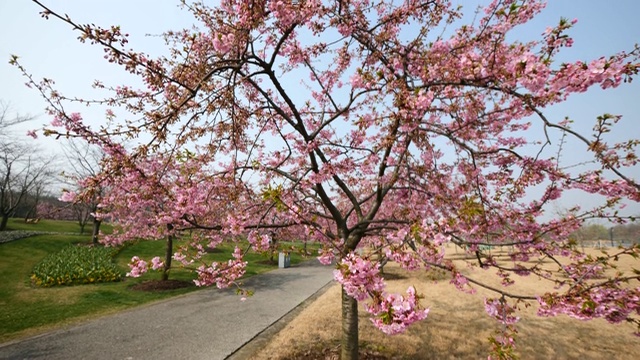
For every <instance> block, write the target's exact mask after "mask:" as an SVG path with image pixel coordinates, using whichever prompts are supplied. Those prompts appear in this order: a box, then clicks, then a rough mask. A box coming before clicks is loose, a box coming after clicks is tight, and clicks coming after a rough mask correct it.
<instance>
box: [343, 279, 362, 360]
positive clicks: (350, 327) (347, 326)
mask: <svg viewBox="0 0 640 360" xmlns="http://www.w3.org/2000/svg"><path fill="white" fill-rule="evenodd" d="M340 359H342V360H358V302H357V301H356V299H354V298H352V297H351V296H349V295H347V293H346V292H345V291H344V288H342V346H341V354H340Z"/></svg>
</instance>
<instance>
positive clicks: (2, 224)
mask: <svg viewBox="0 0 640 360" xmlns="http://www.w3.org/2000/svg"><path fill="white" fill-rule="evenodd" d="M7 222H9V214H2V221H0V231H4V229H6V228H7Z"/></svg>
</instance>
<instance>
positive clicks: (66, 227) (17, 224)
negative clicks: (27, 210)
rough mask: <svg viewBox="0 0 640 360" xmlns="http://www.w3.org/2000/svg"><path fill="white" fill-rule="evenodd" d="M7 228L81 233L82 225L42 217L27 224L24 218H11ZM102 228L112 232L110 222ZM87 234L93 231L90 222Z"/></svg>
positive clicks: (86, 227) (85, 229) (85, 230)
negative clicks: (34, 222)
mask: <svg viewBox="0 0 640 360" xmlns="http://www.w3.org/2000/svg"><path fill="white" fill-rule="evenodd" d="M7 230H27V231H47V232H62V233H78V234H79V233H80V225H78V222H77V221H65V220H46V219H41V220H40V221H38V223H37V224H27V223H26V222H24V219H22V218H9V222H8V223H7ZM100 230H102V231H103V232H106V233H108V232H110V231H111V225H110V224H104V223H103V224H102V225H101V226H100ZM84 232H85V234H90V233H91V223H88V224H87V225H86V226H85V228H84Z"/></svg>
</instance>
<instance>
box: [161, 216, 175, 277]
mask: <svg viewBox="0 0 640 360" xmlns="http://www.w3.org/2000/svg"><path fill="white" fill-rule="evenodd" d="M167 229H169V231H171V230H173V225H171V224H169V225H167ZM173 238H174V236H173V235H169V236H167V247H166V250H165V254H164V268H163V270H162V280H163V281H166V280H169V270H171V258H172V256H173Z"/></svg>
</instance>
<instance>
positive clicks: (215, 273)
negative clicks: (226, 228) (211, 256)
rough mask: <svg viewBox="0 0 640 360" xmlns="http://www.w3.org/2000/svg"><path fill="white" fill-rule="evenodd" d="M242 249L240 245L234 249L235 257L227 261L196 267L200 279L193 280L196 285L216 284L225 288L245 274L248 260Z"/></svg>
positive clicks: (220, 287)
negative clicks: (244, 257)
mask: <svg viewBox="0 0 640 360" xmlns="http://www.w3.org/2000/svg"><path fill="white" fill-rule="evenodd" d="M242 257H243V254H242V250H241V249H240V248H238V247H236V248H235V250H234V251H233V259H230V260H228V261H227V263H218V262H215V261H214V262H213V263H211V265H210V266H205V265H202V266H200V267H198V268H197V269H196V273H197V274H198V279H197V280H194V281H193V282H194V283H195V284H196V286H210V285H213V284H215V285H216V286H217V287H218V288H219V289H224V288H227V287H229V286H230V285H231V284H233V283H234V282H235V281H236V280H237V279H239V278H240V277H241V276H242V275H244V273H245V270H246V267H247V262H246V261H243V260H242Z"/></svg>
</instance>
